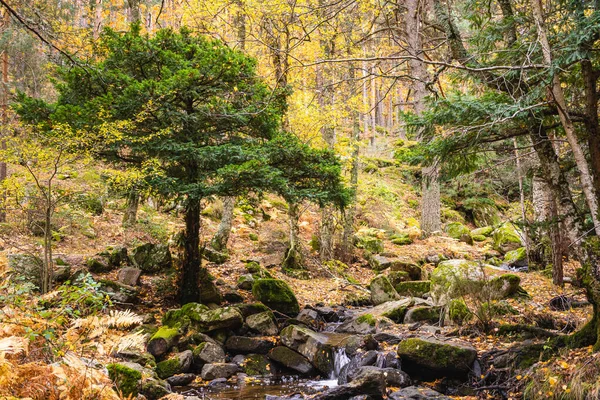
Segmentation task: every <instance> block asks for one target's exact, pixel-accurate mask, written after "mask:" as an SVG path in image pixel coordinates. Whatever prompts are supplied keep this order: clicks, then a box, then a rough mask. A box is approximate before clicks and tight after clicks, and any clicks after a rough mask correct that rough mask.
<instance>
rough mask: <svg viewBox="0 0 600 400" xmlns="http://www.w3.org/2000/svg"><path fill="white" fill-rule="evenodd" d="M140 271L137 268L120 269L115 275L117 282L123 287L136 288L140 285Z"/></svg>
mask: <svg viewBox="0 0 600 400" xmlns="http://www.w3.org/2000/svg"><path fill="white" fill-rule="evenodd" d="M141 274H142V270H141V269H139V268H133V267H126V268H121V269H120V270H119V273H118V274H117V281H119V282H120V283H122V284H124V285H128V286H136V285H138V284H139V283H140V275H141Z"/></svg>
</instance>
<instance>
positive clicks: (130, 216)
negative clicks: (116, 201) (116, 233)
mask: <svg viewBox="0 0 600 400" xmlns="http://www.w3.org/2000/svg"><path fill="white" fill-rule="evenodd" d="M139 205H140V193H139V192H138V190H137V188H135V187H133V188H131V189H130V190H129V193H128V194H127V201H126V202H125V214H124V215H123V226H133V225H135V224H136V222H137V212H138V208H139Z"/></svg>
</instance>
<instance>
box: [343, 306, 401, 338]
mask: <svg viewBox="0 0 600 400" xmlns="http://www.w3.org/2000/svg"><path fill="white" fill-rule="evenodd" d="M390 303H395V302H388V303H383V304H382V305H385V304H390ZM393 325H394V321H392V320H391V319H389V318H387V317H383V316H381V315H373V314H370V313H363V314H360V315H357V316H355V317H353V318H351V319H349V320H347V321H345V322H344V323H342V324H341V325H340V326H338V327H337V329H336V332H342V333H360V334H370V333H377V332H380V331H382V330H385V329H386V328H389V327H391V326H393Z"/></svg>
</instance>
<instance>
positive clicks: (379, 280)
mask: <svg viewBox="0 0 600 400" xmlns="http://www.w3.org/2000/svg"><path fill="white" fill-rule="evenodd" d="M369 289H370V290H371V301H372V302H373V304H374V305H379V304H382V303H385V302H386V301H393V300H399V299H400V295H398V293H397V292H396V289H394V287H393V286H392V284H391V283H390V281H389V280H388V278H387V277H386V276H385V275H377V276H376V277H375V278H373V280H371V283H370V284H369Z"/></svg>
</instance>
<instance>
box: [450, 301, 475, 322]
mask: <svg viewBox="0 0 600 400" xmlns="http://www.w3.org/2000/svg"><path fill="white" fill-rule="evenodd" d="M472 316H473V313H471V311H470V310H469V307H467V303H465V301H464V300H463V299H452V300H450V302H449V303H448V319H449V320H450V321H452V322H453V323H454V324H456V325H462V324H463V322H465V321H468V320H469V319H471V317H472Z"/></svg>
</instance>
